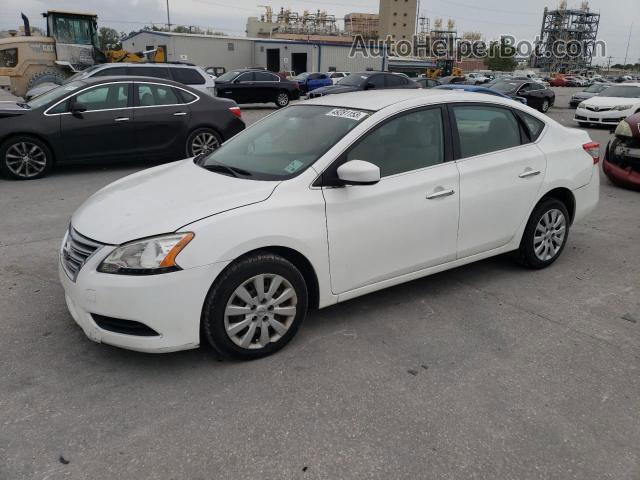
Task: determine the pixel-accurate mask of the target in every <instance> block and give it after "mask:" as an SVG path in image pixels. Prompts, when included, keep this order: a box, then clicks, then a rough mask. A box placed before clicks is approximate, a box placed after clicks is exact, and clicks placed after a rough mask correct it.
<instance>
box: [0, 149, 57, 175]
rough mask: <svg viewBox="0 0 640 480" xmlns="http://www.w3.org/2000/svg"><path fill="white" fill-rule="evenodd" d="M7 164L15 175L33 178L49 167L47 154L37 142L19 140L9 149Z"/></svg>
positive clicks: (6, 157)
mask: <svg viewBox="0 0 640 480" xmlns="http://www.w3.org/2000/svg"><path fill="white" fill-rule="evenodd" d="M5 164H6V166H7V168H8V169H9V170H10V171H11V173H13V174H14V175H16V176H18V177H21V178H32V177H36V176H38V175H40V174H41V173H42V172H43V171H44V170H45V169H46V168H47V154H46V153H45V152H44V151H43V150H42V148H40V147H39V146H38V145H36V144H35V143H32V142H18V143H14V144H13V145H11V146H10V147H9V148H8V149H7V153H6V154H5Z"/></svg>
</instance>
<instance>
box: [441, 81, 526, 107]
mask: <svg viewBox="0 0 640 480" xmlns="http://www.w3.org/2000/svg"><path fill="white" fill-rule="evenodd" d="M434 88H437V89H439V90H460V91H465V92H474V93H484V94H486V95H494V96H496V97H502V98H508V99H509V100H516V101H517V102H520V103H522V104H523V105H526V104H527V99H526V98H524V97H510V96H509V95H505V94H504V93H501V92H498V91H497V90H493V89H491V88H487V87H482V86H478V85H463V84H450V85H440V86H438V87H434Z"/></svg>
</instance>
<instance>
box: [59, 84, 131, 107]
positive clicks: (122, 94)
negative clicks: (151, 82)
mask: <svg viewBox="0 0 640 480" xmlns="http://www.w3.org/2000/svg"><path fill="white" fill-rule="evenodd" d="M128 100H129V84H128V83H113V84H110V85H100V86H98V87H94V88H90V89H89V90H85V91H84V92H82V93H79V94H78V95H76V96H75V97H73V98H72V100H71V101H72V103H74V104H75V105H79V106H83V107H84V108H86V109H87V110H86V111H88V112H91V111H93V110H106V109H112V108H127V105H128Z"/></svg>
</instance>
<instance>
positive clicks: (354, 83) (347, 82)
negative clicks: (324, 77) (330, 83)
mask: <svg viewBox="0 0 640 480" xmlns="http://www.w3.org/2000/svg"><path fill="white" fill-rule="evenodd" d="M367 78H369V77H368V76H367V75H361V74H357V73H354V74H352V75H349V76H348V77H344V78H343V79H342V80H340V81H339V82H338V84H339V85H342V86H343V87H359V86H360V85H362V84H363V83H364V82H366V81H367Z"/></svg>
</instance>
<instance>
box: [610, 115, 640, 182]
mask: <svg viewBox="0 0 640 480" xmlns="http://www.w3.org/2000/svg"><path fill="white" fill-rule="evenodd" d="M602 168H603V169H604V173H605V174H606V175H607V177H609V180H611V182H612V183H614V184H616V185H619V186H622V187H628V188H633V189H636V190H640V113H636V114H635V115H631V116H630V117H627V118H626V119H625V120H623V121H622V122H620V124H619V125H618V128H616V131H615V137H614V138H613V139H612V140H611V141H610V142H609V145H607V150H606V152H605V154H604V160H603V162H602Z"/></svg>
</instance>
